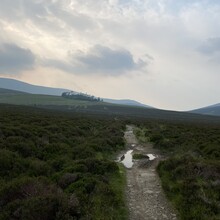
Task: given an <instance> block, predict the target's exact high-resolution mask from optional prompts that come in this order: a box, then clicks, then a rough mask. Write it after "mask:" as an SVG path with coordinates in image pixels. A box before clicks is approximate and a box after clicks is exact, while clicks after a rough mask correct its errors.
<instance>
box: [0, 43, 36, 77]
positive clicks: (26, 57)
mask: <svg viewBox="0 0 220 220" xmlns="http://www.w3.org/2000/svg"><path fill="white" fill-rule="evenodd" d="M34 64H35V56H34V54H33V53H32V52H31V51H30V50H28V49H23V48H21V47H19V46H17V45H15V44H2V45H0V72H1V73H3V74H15V73H19V72H21V71H24V70H27V69H32V68H33V67H34Z"/></svg>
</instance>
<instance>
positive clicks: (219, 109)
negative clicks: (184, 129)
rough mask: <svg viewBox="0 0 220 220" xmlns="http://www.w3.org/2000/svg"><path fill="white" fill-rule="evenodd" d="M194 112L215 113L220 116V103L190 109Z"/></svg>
mask: <svg viewBox="0 0 220 220" xmlns="http://www.w3.org/2000/svg"><path fill="white" fill-rule="evenodd" d="M190 112H192V113H197V114H203V115H214V116H220V103H218V104H215V105H210V106H207V107H204V108H199V109H195V110H192V111H190Z"/></svg>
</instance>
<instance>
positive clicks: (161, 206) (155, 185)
mask: <svg viewBox="0 0 220 220" xmlns="http://www.w3.org/2000/svg"><path fill="white" fill-rule="evenodd" d="M125 139H126V142H127V145H128V148H129V149H133V153H142V154H154V155H156V157H157V158H156V159H154V160H152V161H149V160H147V159H144V160H135V161H134V164H133V166H132V168H130V169H127V189H126V196H127V201H128V208H129V216H130V220H165V219H166V220H167V219H168V220H176V219H177V217H176V214H175V211H174V209H173V208H172V206H171V204H170V203H169V201H168V200H167V199H166V197H165V195H164V192H163V189H162V187H161V183H160V179H159V177H158V174H157V172H156V166H157V164H158V162H159V161H160V159H161V156H160V154H159V152H158V151H157V150H156V149H154V148H153V146H152V145H151V144H150V143H147V144H139V143H138V141H137V139H136V137H135V134H134V132H133V127H132V126H127V130H126V132H125Z"/></svg>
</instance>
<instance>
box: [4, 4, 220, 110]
mask: <svg viewBox="0 0 220 220" xmlns="http://www.w3.org/2000/svg"><path fill="white" fill-rule="evenodd" d="M0 76H2V77H8V78H14V79H19V80H22V81H25V82H29V83H33V84H40V85H45V86H53V87H62V88H68V89H71V90H74V91H81V92H87V93H89V94H92V95H96V96H99V97H105V98H118V99H122V98H126V99H135V100H137V101H140V102H142V103H145V104H148V105H152V106H155V107H158V108H163V109H173V110H189V109H194V108H198V107H202V106H206V105H209V104H215V103H219V102H220V86H219V82H220V1H219V0H59V1H58V0H0Z"/></svg>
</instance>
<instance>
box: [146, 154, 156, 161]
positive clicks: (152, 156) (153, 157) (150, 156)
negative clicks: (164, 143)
mask: <svg viewBox="0 0 220 220" xmlns="http://www.w3.org/2000/svg"><path fill="white" fill-rule="evenodd" d="M147 156H148V157H149V160H154V159H155V158H156V157H155V156H154V155H153V154H147Z"/></svg>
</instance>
